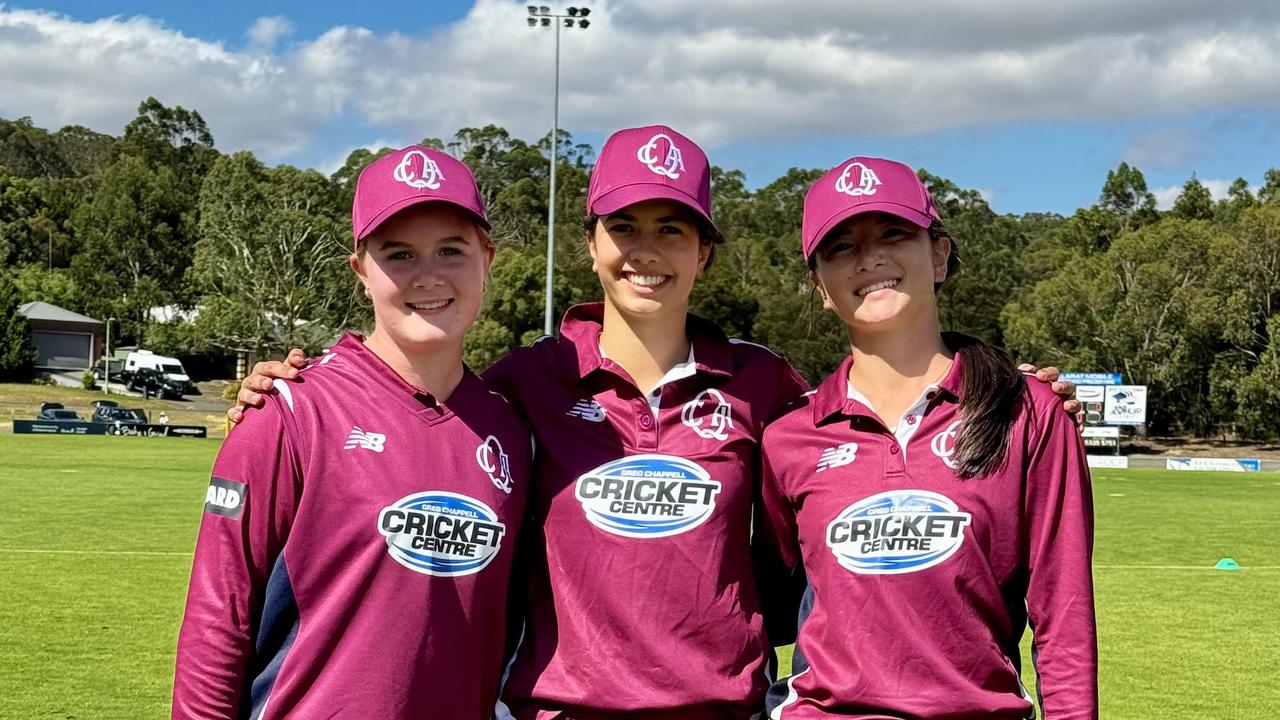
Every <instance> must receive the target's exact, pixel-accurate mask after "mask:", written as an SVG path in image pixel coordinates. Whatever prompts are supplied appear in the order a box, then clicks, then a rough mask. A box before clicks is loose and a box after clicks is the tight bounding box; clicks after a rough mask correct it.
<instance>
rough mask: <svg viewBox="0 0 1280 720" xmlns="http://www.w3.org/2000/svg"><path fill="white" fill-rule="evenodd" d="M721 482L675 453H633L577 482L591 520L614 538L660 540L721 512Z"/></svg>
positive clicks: (690, 528)
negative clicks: (674, 454) (716, 512)
mask: <svg viewBox="0 0 1280 720" xmlns="http://www.w3.org/2000/svg"><path fill="white" fill-rule="evenodd" d="M719 493H720V483H719V482H718V481H716V480H712V479H711V474H710V473H708V472H707V471H706V470H704V469H703V468H702V467H701V466H700V465H698V464H697V463H695V462H692V461H690V460H686V459H684V458H679V457H673V456H671V455H631V456H629V457H624V458H618V459H617V460H613V461H610V462H607V463H605V464H603V465H601V466H599V467H597V468H595V469H594V470H591V471H589V472H586V473H583V474H582V476H581V477H579V478H578V482H577V485H576V487H575V489H574V494H575V496H576V497H577V499H578V502H580V503H582V510H583V512H585V513H586V516H587V520H588V521H589V522H590V523H591V524H592V525H595V526H596V527H598V528H600V529H601V530H604V531H605V532H607V533H610V534H613V535H620V536H622V537H629V538H660V537H669V536H671V535H679V534H681V533H685V532H688V531H690V530H692V529H694V528H696V527H698V526H699V525H701V524H703V523H705V522H706V521H707V519H708V518H710V517H711V513H712V512H714V511H715V509H716V495H718V494H719Z"/></svg>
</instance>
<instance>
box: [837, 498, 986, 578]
mask: <svg viewBox="0 0 1280 720" xmlns="http://www.w3.org/2000/svg"><path fill="white" fill-rule="evenodd" d="M971 519H972V516H971V515H970V514H969V513H967V512H961V511H960V508H959V507H958V506H957V505H956V504H955V503H954V502H952V501H951V499H950V498H948V497H946V496H944V495H939V494H938V493H935V492H929V491H927V490H891V491H889V492H883V493H879V494H877V495H872V496H871V497H868V498H865V499H862V500H859V501H858V502H856V503H854V504H852V505H850V506H849V507H848V508H846V509H845V511H844V512H842V513H840V515H839V516H837V517H836V519H835V520H832V521H831V522H830V523H829V524H828V525H827V547H828V548H830V549H831V552H832V554H833V555H835V556H836V561H837V562H839V563H840V565H841V567H843V568H844V569H846V570H848V571H850V572H854V573H858V574H862V575H896V574H900V573H910V572H917V571H920V570H924V569H926V568H931V567H933V566H934V565H937V564H938V563H941V562H943V561H944V560H946V559H947V558H949V557H951V556H952V555H954V554H955V553H956V551H957V550H959V549H960V546H961V545H962V544H964V529H965V527H966V526H968V525H969V521H970V520H971Z"/></svg>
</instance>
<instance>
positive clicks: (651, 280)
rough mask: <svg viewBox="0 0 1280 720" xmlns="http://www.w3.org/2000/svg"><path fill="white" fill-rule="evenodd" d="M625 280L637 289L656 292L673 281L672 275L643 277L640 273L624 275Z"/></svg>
mask: <svg viewBox="0 0 1280 720" xmlns="http://www.w3.org/2000/svg"><path fill="white" fill-rule="evenodd" d="M622 276H623V278H625V279H626V281H627V282H629V283H631V284H632V285H634V286H635V287H638V288H643V289H645V290H654V289H657V288H660V287H662V286H663V285H665V284H666V283H667V281H668V280H670V279H671V276H670V275H641V274H640V273H632V272H628V273H623V274H622Z"/></svg>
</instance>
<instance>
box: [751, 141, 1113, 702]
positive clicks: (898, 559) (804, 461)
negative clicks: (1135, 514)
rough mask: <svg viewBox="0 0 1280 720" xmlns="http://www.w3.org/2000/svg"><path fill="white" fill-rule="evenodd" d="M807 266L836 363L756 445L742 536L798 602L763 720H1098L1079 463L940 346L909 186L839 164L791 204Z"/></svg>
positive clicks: (931, 255) (927, 231) (968, 347)
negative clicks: (1028, 684) (777, 570)
mask: <svg viewBox="0 0 1280 720" xmlns="http://www.w3.org/2000/svg"><path fill="white" fill-rule="evenodd" d="M802 239H803V246H804V254H805V259H806V260H807V261H808V262H809V267H810V269H811V279H812V280H813V283H814V285H815V286H816V287H817V289H818V292H819V293H820V294H821V296H822V299H823V304H824V305H825V307H827V308H828V309H830V310H832V311H834V312H835V313H836V314H837V315H838V316H839V317H840V319H841V320H843V321H844V323H845V325H846V327H847V329H848V335H849V342H850V355H849V357H848V358H847V359H846V360H845V362H844V363H843V364H842V365H841V367H840V369H839V370H837V371H836V373H835V374H833V375H832V376H831V377H829V378H827V379H826V380H825V381H823V383H822V385H821V386H820V387H819V388H818V389H817V390H816V391H815V392H814V393H812V394H810V395H808V396H806V397H805V398H803V399H802V400H799V401H797V403H796V404H795V405H794V406H793V407H792V408H791V409H790V410H789V411H788V412H787V413H786V414H785V415H784V416H783V417H781V418H780V419H778V420H777V421H776V422H774V423H772V424H771V425H770V426H769V428H767V429H766V431H765V434H764V439H763V443H762V446H763V464H764V478H763V480H762V486H763V487H762V505H763V507H764V510H765V511H764V512H763V513H762V514H761V516H762V518H763V521H762V522H761V524H760V526H759V527H758V530H759V531H760V532H761V533H762V534H763V535H766V536H769V537H771V538H773V540H774V543H773V545H774V546H775V547H777V548H778V549H779V551H780V553H781V556H782V560H783V562H784V564H786V565H789V566H793V567H799V566H803V569H804V572H805V574H806V576H807V578H808V581H809V583H810V588H811V591H810V592H809V593H808V594H807V596H806V600H805V602H804V603H803V608H802V613H801V624H800V629H799V633H798V635H799V638H798V641H797V645H796V650H795V655H794V659H793V668H792V669H793V674H792V676H791V678H790V679H788V680H787V681H786V682H785V683H780V684H778V685H776V686H775V688H774V691H775V692H771V694H770V706H771V707H770V711H771V714H770V717H771V718H774V719H775V720H793V719H794V720H805V719H808V720H814V719H817V718H831V717H851V718H864V719H868V720H870V719H872V718H877V719H878V718H887V717H911V718H924V719H929V718H948V719H953V720H963V719H967V718H973V719H974V720H978V719H979V718H982V719H984V720H985V719H997V720H999V719H1007V720H1016V719H1025V718H1029V717H1035V709H1034V707H1033V703H1032V699H1031V695H1030V693H1029V692H1028V691H1027V690H1026V689H1025V688H1024V687H1023V686H1022V683H1021V681H1020V679H1019V669H1020V667H1021V664H1020V658H1019V640H1020V638H1021V636H1022V633H1023V630H1024V628H1025V626H1026V625H1027V622H1028V620H1030V623H1031V626H1032V627H1033V640H1034V650H1033V653H1032V659H1033V661H1034V663H1035V666H1036V670H1037V674H1038V677H1039V686H1038V690H1039V695H1040V705H1041V707H1042V708H1043V710H1044V713H1045V717H1046V719H1047V720H1077V719H1093V718H1097V716H1098V695H1097V642H1096V633H1095V627H1094V608H1093V586H1092V578H1091V572H1090V555H1091V550H1092V539H1093V517H1092V498H1091V494H1090V486H1089V472H1088V468H1087V464H1086V462H1085V455H1084V448H1083V445H1082V443H1081V441H1080V439H1079V437H1078V436H1077V432H1076V428H1075V425H1074V423H1073V422H1072V419H1071V417H1070V416H1069V415H1068V414H1067V413H1065V412H1064V411H1063V409H1062V407H1061V401H1060V399H1059V398H1057V397H1056V396H1055V395H1054V394H1053V393H1052V392H1050V391H1049V390H1048V389H1047V388H1046V387H1044V386H1042V385H1039V384H1037V383H1030V386H1028V383H1026V382H1025V379H1024V377H1023V376H1022V375H1021V374H1019V373H1018V372H1016V371H1015V370H1014V368H1013V366H1012V364H1011V363H1010V362H1009V361H1008V358H1007V357H1006V356H1004V355H1003V354H1002V353H1000V352H998V351H996V350H995V349H993V348H991V347H989V346H987V345H986V344H984V343H982V342H980V341H977V340H974V339H972V338H966V337H964V336H957V335H947V334H944V333H942V332H941V328H940V325H939V321H938V307H937V297H936V294H935V291H936V289H937V287H938V286H939V285H941V283H942V282H944V281H945V280H946V279H947V277H948V275H949V274H950V273H951V272H954V271H955V269H956V266H957V252H956V243H955V241H954V240H953V239H952V238H951V237H950V236H949V235H948V234H947V232H946V230H945V229H944V228H943V225H942V223H941V220H940V219H939V216H938V213H937V210H936V208H935V206H934V204H933V201H932V199H931V198H930V197H929V193H928V191H927V190H926V189H925V187H924V185H923V184H922V183H921V182H920V180H919V179H918V177H917V176H916V174H915V172H914V171H912V170H911V168H909V167H907V166H906V165H903V164H901V163H897V162H893V161H889V160H883V159H879V158H863V157H855V158H850V159H849V160H847V161H846V162H845V163H842V164H841V165H840V166H838V167H836V168H835V169H833V170H832V171H830V172H829V173H827V174H826V175H825V176H823V177H822V178H821V179H819V180H818V181H817V182H816V183H815V184H814V185H813V187H812V188H811V189H810V190H809V193H808V195H807V197H806V198H805V209H804V228H803V231H802Z"/></svg>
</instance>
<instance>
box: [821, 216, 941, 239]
mask: <svg viewBox="0 0 1280 720" xmlns="http://www.w3.org/2000/svg"><path fill="white" fill-rule="evenodd" d="M885 226H891V227H906V228H911V229H920V226H919V225H916V224H915V223H913V222H911V221H910V220H907V219H905V218H900V217H898V216H897V215H891V214H889V213H885V212H865V213H859V214H857V215H854V216H853V217H850V218H846V219H845V220H844V221H843V222H841V223H840V224H839V225H836V226H835V227H834V228H832V229H831V233H830V234H829V235H828V236H827V237H831V236H833V235H849V234H855V233H858V232H865V231H868V230H875V229H877V228H881V227H885Z"/></svg>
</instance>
